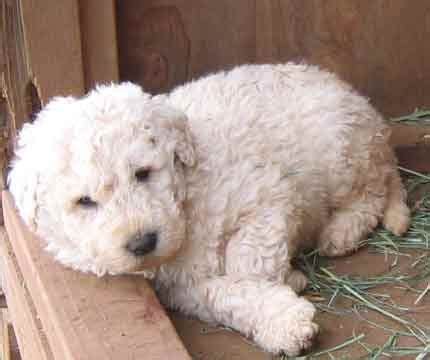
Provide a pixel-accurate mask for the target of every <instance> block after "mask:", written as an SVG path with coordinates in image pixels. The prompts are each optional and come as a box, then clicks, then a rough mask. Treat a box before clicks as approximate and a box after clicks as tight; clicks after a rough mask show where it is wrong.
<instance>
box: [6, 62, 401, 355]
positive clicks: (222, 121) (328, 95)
mask: <svg viewBox="0 0 430 360" xmlns="http://www.w3.org/2000/svg"><path fill="white" fill-rule="evenodd" d="M389 133H390V131H389V128H388V127H387V125H386V124H384V121H383V119H382V118H381V116H380V115H379V114H378V113H377V112H376V111H375V110H374V109H373V108H372V107H371V106H370V105H369V103H368V101H367V100H366V99H364V98H363V97H361V96H359V95H358V94H357V93H356V92H355V91H354V90H353V89H352V88H351V87H350V86H348V85H346V84H345V83H343V82H342V81H340V80H339V79H338V78H337V77H336V76H335V75H333V74H330V73H327V72H324V71H321V70H319V69H318V68H317V67H313V66H307V65H295V64H291V63H290V64H284V65H246V66H240V67H237V68H235V69H233V70H232V71H229V72H220V73H217V74H213V75H210V76H207V77H205V78H202V79H200V80H197V81H194V82H191V83H188V84H186V85H184V86H180V87H179V88H177V89H175V90H174V91H172V92H171V93H169V94H165V95H160V96H151V95H149V94H146V93H144V92H142V90H141V89H140V88H139V87H138V86H136V85H133V84H130V83H124V84H121V85H110V86H100V87H98V88H97V89H96V90H94V91H92V92H90V93H89V94H88V95H87V96H85V97H83V98H81V99H75V98H72V97H68V98H56V99H54V100H52V101H51V102H50V103H49V104H48V105H47V106H46V107H45V109H44V110H43V111H42V112H41V113H40V114H39V115H38V117H37V120H36V121H35V122H34V124H30V125H26V126H25V127H24V128H23V130H22V131H21V133H20V136H19V143H18V149H17V152H16V159H15V161H14V163H13V169H12V170H11V172H10V177H9V180H10V190H11V192H12V194H13V195H14V198H15V200H16V204H17V207H18V209H19V212H20V214H21V216H22V217H23V219H24V220H25V222H26V223H27V225H28V226H30V227H31V229H33V231H35V232H37V233H38V234H39V235H40V236H41V237H43V238H44V239H45V240H46V241H47V249H48V250H49V251H50V252H52V253H53V254H55V257H56V259H57V260H59V261H60V262H62V263H63V264H65V265H67V266H70V267H72V268H75V269H79V270H82V271H85V272H93V273H95V274H97V275H103V274H105V273H110V274H119V273H125V272H131V271H138V270H143V269H146V274H147V275H148V274H151V275H152V278H153V281H154V286H155V288H156V290H157V291H158V294H159V297H160V299H161V301H162V302H163V303H164V304H166V305H167V306H169V307H171V308H175V309H179V310H181V311H182V312H184V313H186V314H191V315H195V316H197V317H199V318H200V319H202V320H205V321H208V322H213V323H220V324H223V325H225V326H228V327H231V328H234V329H236V330H238V331H240V332H242V333H243V334H245V335H247V336H249V337H251V338H252V339H253V340H254V341H255V342H256V343H257V344H259V345H260V346H261V347H263V348H264V349H266V350H268V351H271V352H278V351H280V350H284V351H286V352H287V353H288V354H291V355H293V354H297V353H299V352H300V351H301V350H302V349H305V348H307V347H309V346H310V344H311V341H312V338H313V337H314V336H315V334H316V333H317V329H318V327H317V325H316V324H314V323H313V316H314V313H315V309H314V307H313V305H312V304H311V303H310V302H308V301H307V300H305V299H304V298H300V297H298V296H297V295H296V293H295V292H294V291H293V290H295V291H300V290H301V289H302V288H303V287H304V286H305V278H304V275H303V274H301V273H299V272H298V271H296V270H292V269H291V265H290V261H291V259H292V258H293V257H294V256H295V255H296V254H297V251H298V250H300V249H301V248H304V247H318V248H319V249H320V251H321V252H322V253H323V254H327V255H342V254H345V253H349V252H351V251H353V250H354V249H356V248H357V246H358V244H359V242H360V240H362V239H363V238H364V237H365V236H366V235H367V234H368V233H369V232H370V231H371V230H372V229H374V228H375V226H376V225H377V224H378V222H379V221H380V220H381V221H382V222H383V224H384V225H385V227H386V228H387V229H389V230H391V231H393V232H394V233H396V234H402V233H403V232H404V231H406V229H407V227H408V224H409V210H408V208H407V206H406V205H405V191H404V189H403V187H402V184H401V180H400V178H399V174H398V172H397V169H396V160H395V158H394V155H393V152H392V150H391V148H390V147H389V145H388V138H389Z"/></svg>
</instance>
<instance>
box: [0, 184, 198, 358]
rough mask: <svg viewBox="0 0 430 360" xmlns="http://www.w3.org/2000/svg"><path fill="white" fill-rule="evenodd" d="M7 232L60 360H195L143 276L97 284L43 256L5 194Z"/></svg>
mask: <svg viewBox="0 0 430 360" xmlns="http://www.w3.org/2000/svg"><path fill="white" fill-rule="evenodd" d="M2 200H3V209H4V219H5V225H6V229H7V232H8V235H9V239H10V241H11V244H12V248H13V251H14V253H15V255H16V258H17V261H18V264H19V267H20V269H21V271H22V275H23V278H24V280H25V284H26V286H27V288H28V291H29V293H30V295H31V297H32V300H33V302H34V305H35V308H36V310H37V313H38V316H39V318H40V321H41V323H42V325H43V329H44V330H45V333H46V336H47V339H48V342H49V345H50V347H51V349H52V352H53V354H54V358H55V359H61V360H72V359H73V360H76V359H106V360H109V359H112V360H114V359H152V360H155V359H163V360H164V359H175V360H176V359H178V360H180V359H190V357H189V355H188V353H187V351H186V350H185V348H184V347H183V345H182V343H181V341H180V340H179V338H178V336H177V334H176V331H175V330H174V328H173V326H172V324H171V322H170V319H169V318H168V317H167V315H166V313H165V312H164V311H163V309H162V307H161V305H160V304H159V302H158V300H157V298H156V296H155V294H154V292H153V290H152V289H151V287H150V286H149V285H148V283H147V282H146V281H145V280H144V279H143V278H142V277H140V276H115V277H104V278H97V277H95V276H92V275H86V274H82V273H79V272H76V271H72V270H70V269H66V268H64V267H62V266H61V265H60V264H58V263H56V262H54V261H53V260H52V258H51V257H50V256H49V255H48V254H47V253H46V252H45V251H44V250H43V248H42V243H41V240H40V239H38V238H37V237H35V236H34V235H33V234H31V233H30V232H29V231H28V229H27V228H26V227H25V226H24V224H23V223H22V221H21V219H20V218H19V216H18V215H17V213H16V211H15V208H14V204H13V200H12V197H11V195H10V193H8V192H3V196H2Z"/></svg>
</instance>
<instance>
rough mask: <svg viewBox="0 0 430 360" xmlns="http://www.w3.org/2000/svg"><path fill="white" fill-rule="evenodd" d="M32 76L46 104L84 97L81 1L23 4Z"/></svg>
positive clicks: (34, 0) (29, 0)
mask: <svg viewBox="0 0 430 360" xmlns="http://www.w3.org/2000/svg"><path fill="white" fill-rule="evenodd" d="M19 2H20V3H21V16H22V22H23V30H24V39H25V49H26V52H27V64H28V66H29V69H28V72H29V73H30V74H31V75H32V78H33V83H34V85H35V86H36V88H37V90H38V92H39V97H40V99H41V101H42V104H45V103H46V102H47V101H48V100H49V99H50V98H51V97H53V96H56V95H70V94H73V95H82V94H83V92H84V75H83V70H82V69H83V65H82V45H81V34H80V26H79V8H78V2H77V0H45V1H38V0H19Z"/></svg>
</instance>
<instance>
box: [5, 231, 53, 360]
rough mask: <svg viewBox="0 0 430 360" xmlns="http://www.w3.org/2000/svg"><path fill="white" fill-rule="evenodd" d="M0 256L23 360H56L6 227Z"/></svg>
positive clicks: (6, 291)
mask: <svg viewBox="0 0 430 360" xmlns="http://www.w3.org/2000/svg"><path fill="white" fill-rule="evenodd" d="M0 254H1V256H0V263H1V277H2V286H3V289H4V292H5V294H6V297H7V301H8V308H9V316H10V317H11V320H12V323H13V324H14V327H15V333H16V335H17V340H18V345H19V349H20V353H21V357H22V359H24V360H31V359H38V360H39V359H40V360H51V359H53V355H52V352H51V349H50V348H49V345H48V342H47V340H46V336H45V334H44V332H43V330H42V325H41V323H40V320H39V319H38V318H37V313H36V310H35V307H34V304H33V302H32V300H31V297H30V295H29V293H28V290H27V288H26V285H25V282H24V281H23V277H22V274H21V272H20V270H19V267H18V264H17V262H16V258H15V256H14V254H13V251H12V249H11V245H10V243H9V239H8V238H7V235H6V232H5V229H4V227H3V226H2V227H1V228H0ZM3 335H4V336H6V334H3ZM4 351H5V350H4ZM8 352H10V349H9V350H8ZM2 359H3V357H2Z"/></svg>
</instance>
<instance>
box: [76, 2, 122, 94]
mask: <svg viewBox="0 0 430 360" xmlns="http://www.w3.org/2000/svg"><path fill="white" fill-rule="evenodd" d="M79 16H80V25H81V40H82V60H83V67H84V78H85V90H89V89H91V88H93V87H94V86H95V85H96V84H99V83H106V82H110V81H118V78H119V75H118V51H117V42H116V17H115V6H114V0H81V1H79Z"/></svg>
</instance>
